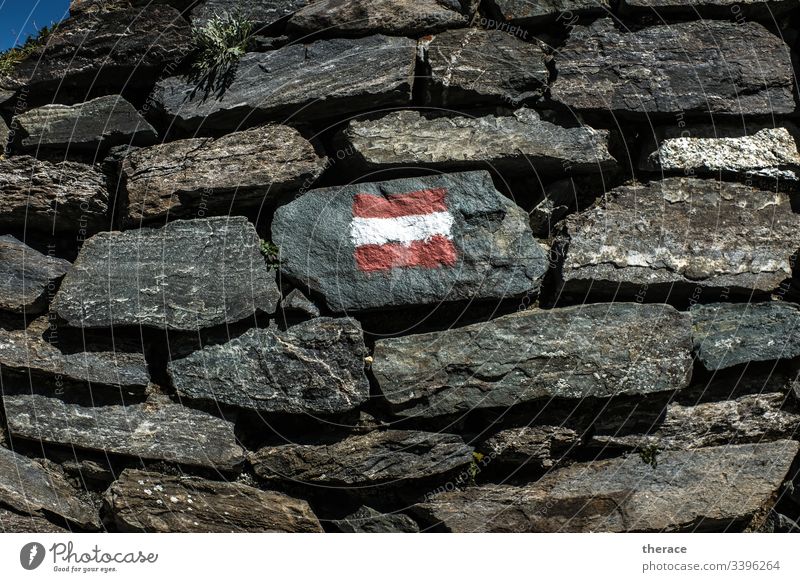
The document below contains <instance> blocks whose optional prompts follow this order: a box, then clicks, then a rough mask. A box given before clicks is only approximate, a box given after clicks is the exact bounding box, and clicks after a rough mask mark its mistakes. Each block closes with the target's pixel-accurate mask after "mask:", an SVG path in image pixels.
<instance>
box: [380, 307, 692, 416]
mask: <svg viewBox="0 0 800 582" xmlns="http://www.w3.org/2000/svg"><path fill="white" fill-rule="evenodd" d="M372 369H373V372H374V374H375V378H376V380H377V382H378V385H379V387H380V390H381V392H382V394H383V397H384V398H385V399H386V400H387V401H388V402H389V404H390V405H391V406H392V409H393V411H394V413H395V414H396V415H398V416H400V417H420V418H427V417H436V416H441V415H450V414H464V413H467V412H469V411H471V410H475V409H482V408H499V409H505V408H508V407H510V406H513V405H515V404H520V403H523V402H529V401H535V400H540V399H549V398H567V399H573V398H574V399H583V398H588V397H594V398H606V397H610V396H620V395H645V394H650V393H656V392H667V391H673V390H679V389H681V388H684V387H686V386H687V385H688V383H689V379H690V376H691V370H692V358H691V327H690V320H689V315H688V314H687V313H682V312H679V311H677V310H676V309H674V308H672V307H670V306H667V305H640V304H636V303H613V304H611V303H609V304H599V303H598V304H592V305H584V306H577V307H566V308H562V309H551V310H540V309H532V310H527V311H521V312H518V313H515V314H512V315H506V316H502V317H498V318H496V319H493V320H491V321H488V322H486V323H480V324H473V325H468V326H465V327H462V328H455V329H450V330H448V331H445V332H433V333H427V334H420V335H410V336H404V337H398V338H391V339H383V340H378V341H377V342H376V344H375V355H374V363H373V366H372Z"/></svg>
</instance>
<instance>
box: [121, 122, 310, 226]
mask: <svg viewBox="0 0 800 582" xmlns="http://www.w3.org/2000/svg"><path fill="white" fill-rule="evenodd" d="M323 167H324V164H323V160H322V159H321V158H320V157H318V156H317V154H316V152H315V151H314V148H313V146H312V145H311V144H310V143H309V142H307V141H306V140H305V139H303V137H302V136H301V135H300V134H299V133H298V132H297V130H295V129H292V128H290V127H286V126H284V125H268V126H264V127H259V128H255V129H250V130H247V131H241V132H237V133H232V134H229V135H226V136H224V137H221V138H219V139H216V140H214V139H210V138H195V139H186V140H179V141H173V142H169V143H165V144H160V145H156V146H153V147H149V148H142V149H137V150H134V151H132V152H131V153H130V154H129V155H127V156H126V157H125V158H124V160H123V162H122V172H121V173H122V183H123V185H124V191H125V194H126V195H127V200H126V201H125V202H126V204H127V211H126V213H125V216H126V218H127V220H128V221H130V222H134V223H136V222H139V221H142V220H148V219H152V218H162V217H165V216H169V217H170V218H173V217H182V216H189V215H191V214H192V213H195V214H197V212H198V211H199V210H202V211H203V212H206V213H207V212H209V211H217V212H225V213H226V214H227V213H228V212H230V210H231V207H232V206H233V207H234V208H235V207H237V206H244V205H248V204H249V205H251V206H252V205H254V204H259V203H263V201H264V200H266V199H269V198H270V197H275V196H276V195H278V194H281V193H283V192H286V191H287V190H299V189H300V188H301V187H303V186H306V187H307V186H308V185H310V184H312V183H313V182H314V180H316V179H317V178H318V177H319V175H320V174H321V173H322V170H323Z"/></svg>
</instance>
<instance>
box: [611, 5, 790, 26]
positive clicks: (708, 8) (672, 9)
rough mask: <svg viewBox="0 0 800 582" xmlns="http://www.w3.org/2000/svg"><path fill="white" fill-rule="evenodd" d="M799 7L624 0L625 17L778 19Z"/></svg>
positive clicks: (621, 6) (621, 8)
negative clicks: (654, 15)
mask: <svg viewBox="0 0 800 582" xmlns="http://www.w3.org/2000/svg"><path fill="white" fill-rule="evenodd" d="M797 8H798V5H797V2H796V1H795V0H768V1H766V2H765V1H764V0H744V1H742V0H621V1H620V7H619V10H620V12H621V13H622V14H625V15H627V14H638V13H641V14H653V13H655V14H657V15H659V16H666V17H669V16H677V15H680V16H684V15H685V16H691V17H692V18H697V17H698V16H699V17H702V18H729V19H731V20H737V21H738V20H740V19H743V18H764V19H766V20H768V21H769V22H770V23H772V22H774V18H775V17H777V16H781V15H783V14H785V13H786V12H789V11H791V10H796V9H797Z"/></svg>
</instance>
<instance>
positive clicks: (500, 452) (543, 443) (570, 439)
mask: <svg viewBox="0 0 800 582" xmlns="http://www.w3.org/2000/svg"><path fill="white" fill-rule="evenodd" d="M580 440H581V439H580V435H579V434H578V433H577V432H576V431H575V430H573V429H571V428H567V427H564V426H526V427H522V428H510V429H506V430H502V431H500V432H498V433H497V434H494V435H492V436H491V437H489V438H488V439H486V440H485V441H483V443H481V445H480V446H479V447H478V450H479V451H481V452H482V453H483V454H485V455H488V456H489V457H490V458H491V462H492V463H493V464H494V463H500V464H507V465H514V466H519V467H521V466H526V467H529V468H536V469H552V468H553V467H555V466H556V465H557V464H558V462H559V461H560V460H561V459H562V458H563V457H564V456H566V455H567V454H568V453H569V452H570V451H571V450H572V449H573V448H574V447H576V446H577V445H578V444H579V443H580Z"/></svg>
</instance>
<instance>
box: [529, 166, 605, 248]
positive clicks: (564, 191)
mask: <svg viewBox="0 0 800 582" xmlns="http://www.w3.org/2000/svg"><path fill="white" fill-rule="evenodd" d="M606 187H607V184H606V183H605V180H603V182H602V183H601V182H600V181H598V180H597V179H596V178H595V177H594V176H578V177H570V178H563V179H561V180H556V181H555V182H552V183H550V184H548V185H547V186H545V188H544V192H543V196H542V199H541V200H540V201H539V202H538V203H537V204H536V206H534V207H533V210H531V212H530V222H531V230H532V231H533V234H534V236H537V237H539V238H544V239H549V238H551V237H552V236H554V235H555V234H556V233H557V231H558V223H559V222H560V221H561V219H563V218H564V217H565V216H567V215H568V214H570V213H571V212H575V211H576V210H585V209H586V208H588V207H589V206H591V204H592V203H593V202H594V201H595V200H596V199H597V198H598V197H599V196H600V195H601V194H603V193H605V191H606Z"/></svg>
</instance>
